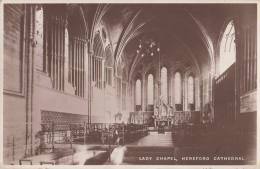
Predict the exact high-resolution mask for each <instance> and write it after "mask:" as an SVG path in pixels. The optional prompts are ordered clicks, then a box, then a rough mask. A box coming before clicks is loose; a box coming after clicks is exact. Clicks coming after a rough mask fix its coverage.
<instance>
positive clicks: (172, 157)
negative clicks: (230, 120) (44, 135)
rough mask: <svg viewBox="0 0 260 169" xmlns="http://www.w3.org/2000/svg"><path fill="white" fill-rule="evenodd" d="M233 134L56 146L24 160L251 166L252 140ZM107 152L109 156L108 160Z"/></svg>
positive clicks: (154, 135)
mask: <svg viewBox="0 0 260 169" xmlns="http://www.w3.org/2000/svg"><path fill="white" fill-rule="evenodd" d="M249 135H250V137H249V136H240V137H238V136H236V134H235V133H222V132H221V133H219V132H214V131H211V132H204V133H203V134H198V133H196V134H194V135H192V134H185V132H183V131H180V132H178V133H177V134H172V132H165V133H163V134H162V133H158V132H156V131H151V132H149V134H148V135H147V136H145V137H143V138H141V139H139V140H137V141H135V142H132V143H129V144H127V145H124V146H116V145H113V146H109V145H99V144H96V145H94V144H93V145H77V144H76V145H75V144H74V145H73V147H72V148H69V147H68V145H59V147H57V149H56V151H55V152H54V153H49V154H43V155H39V156H33V157H30V158H28V159H29V160H31V161H32V163H33V164H40V162H52V163H53V164H70V165H78V164H79V165H82V164H83V165H93V164H95V165H100V164H107V165H112V164H130V165H133V164H142V165H146V164H147V165H151V164H152V165H156V164H160V165H209V164H210V165H213V164H214V165H215V164H216V165H220V164H224V165H229V164H232V165H234V164H254V163H255V161H256V155H255V141H254V140H256V136H255V135H254V134H249ZM109 150H110V152H111V156H109Z"/></svg>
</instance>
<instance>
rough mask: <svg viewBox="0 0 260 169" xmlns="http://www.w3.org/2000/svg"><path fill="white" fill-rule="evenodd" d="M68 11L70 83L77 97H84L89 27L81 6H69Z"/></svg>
mask: <svg viewBox="0 0 260 169" xmlns="http://www.w3.org/2000/svg"><path fill="white" fill-rule="evenodd" d="M68 10H69V12H68V16H67V23H68V26H67V30H66V31H67V32H68V33H67V34H68V45H69V47H68V69H69V71H68V72H69V73H68V81H69V83H70V84H71V85H72V86H73V87H74V90H75V95H77V96H81V97H84V95H85V81H86V79H85V73H86V69H87V67H86V64H85V62H86V59H87V58H86V54H87V41H86V40H87V26H86V22H85V18H84V14H83V13H82V9H81V7H80V6H69V7H68ZM65 33H66V32H65Z"/></svg>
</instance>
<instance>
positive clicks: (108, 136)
mask: <svg viewBox="0 0 260 169" xmlns="http://www.w3.org/2000/svg"><path fill="white" fill-rule="evenodd" d="M41 126H42V130H41V131H40V134H39V135H38V138H39V139H40V141H39V142H40V146H39V148H40V150H39V151H40V152H39V153H41V152H43V151H44V150H46V149H51V150H54V148H55V145H57V144H70V145H71V146H72V144H78V143H80V144H82V143H83V144H92V143H94V144H124V143H128V142H132V141H136V140H137V139H139V138H141V137H143V136H146V135H147V134H148V127H147V125H143V124H118V123H113V124H108V123H92V124H88V123H86V122H83V123H64V122H60V123H57V122H56V123H54V122H50V123H42V124H41ZM118 138H119V139H118ZM117 140H119V141H117Z"/></svg>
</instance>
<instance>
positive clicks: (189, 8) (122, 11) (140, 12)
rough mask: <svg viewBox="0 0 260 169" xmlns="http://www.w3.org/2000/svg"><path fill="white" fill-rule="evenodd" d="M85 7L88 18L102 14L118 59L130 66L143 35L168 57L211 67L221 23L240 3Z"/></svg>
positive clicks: (234, 14) (237, 9) (232, 16)
mask: <svg viewBox="0 0 260 169" xmlns="http://www.w3.org/2000/svg"><path fill="white" fill-rule="evenodd" d="M249 6H250V5H249ZM86 11H87V12H86V16H88V18H89V16H91V15H95V14H99V16H100V21H102V24H104V25H105V27H106V29H107V32H108V36H109V39H110V42H111V44H112V47H113V51H114V57H115V61H116V62H117V61H119V60H120V59H122V60H124V62H126V63H125V65H126V67H127V69H130V68H131V67H132V65H131V64H133V63H134V61H133V60H134V59H135V57H136V49H137V47H138V42H139V40H140V39H142V38H153V39H155V40H156V41H157V42H159V43H160V46H161V53H162V55H163V56H165V58H167V60H175V61H182V62H187V65H189V64H193V65H194V66H196V67H197V68H198V69H202V67H203V66H205V65H206V66H209V67H210V66H211V64H214V54H215V51H214V50H215V49H216V46H217V43H218V39H219V36H220V32H221V30H222V27H223V25H224V23H225V22H226V20H227V18H229V19H230V18H234V17H236V15H237V14H239V12H238V11H240V6H239V5H231V4H196V5H195V4H102V5H92V7H91V8H89V6H88V8H87V10H86ZM93 13H94V14H93ZM88 14H89V15H88ZM88 18H87V19H88ZM92 18H94V20H95V18H98V17H95V16H92ZM96 20H97V19H96ZM92 23H93V22H92ZM138 63H142V61H141V60H140V61H139V62H138ZM137 67H138V66H137ZM128 71H129V70H128Z"/></svg>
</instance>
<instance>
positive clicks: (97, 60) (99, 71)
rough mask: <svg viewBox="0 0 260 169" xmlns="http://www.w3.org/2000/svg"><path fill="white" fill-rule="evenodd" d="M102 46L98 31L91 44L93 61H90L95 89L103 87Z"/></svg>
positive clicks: (103, 54) (103, 55) (103, 53)
mask: <svg viewBox="0 0 260 169" xmlns="http://www.w3.org/2000/svg"><path fill="white" fill-rule="evenodd" d="M104 57H105V51H104V45H103V42H102V39H101V36H100V32H99V31H98V32H97V33H96V34H95V37H94V42H93V59H92V65H93V66H92V68H93V71H92V81H93V82H94V83H95V86H96V87H97V88H102V87H103V82H104V73H103V69H104Z"/></svg>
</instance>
